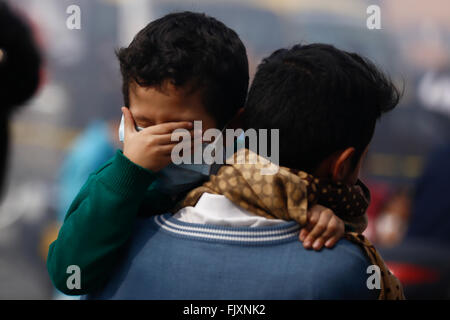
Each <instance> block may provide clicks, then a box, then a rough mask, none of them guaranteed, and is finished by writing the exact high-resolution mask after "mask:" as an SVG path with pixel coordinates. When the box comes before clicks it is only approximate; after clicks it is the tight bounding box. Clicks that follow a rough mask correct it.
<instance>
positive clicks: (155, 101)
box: [129, 83, 215, 126]
mask: <svg viewBox="0 0 450 320" xmlns="http://www.w3.org/2000/svg"><path fill="white" fill-rule="evenodd" d="M189 89H190V88H189ZM189 89H188V88H185V87H176V86H175V85H173V84H172V83H164V84H163V85H162V86H150V87H144V86H139V85H138V84H134V85H130V90H129V97H130V111H131V112H132V114H133V117H134V119H135V120H136V121H138V122H139V121H142V122H146V123H147V122H151V123H160V122H166V121H180V120H182V121H194V120H202V121H204V122H205V121H206V122H208V123H209V125H210V126H213V125H215V121H213V120H212V117H211V116H210V115H209V113H208V111H207V110H206V107H205V105H204V99H203V94H202V91H201V90H195V91H193V90H192V89H190V90H189Z"/></svg>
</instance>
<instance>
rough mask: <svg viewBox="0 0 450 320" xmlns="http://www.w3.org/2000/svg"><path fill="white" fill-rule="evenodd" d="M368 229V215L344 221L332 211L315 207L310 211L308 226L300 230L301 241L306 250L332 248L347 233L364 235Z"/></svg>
mask: <svg viewBox="0 0 450 320" xmlns="http://www.w3.org/2000/svg"><path fill="white" fill-rule="evenodd" d="M366 227H367V214H364V215H362V216H360V217H356V218H350V219H346V220H343V219H341V218H339V217H338V216H337V215H336V214H335V213H334V212H333V211H332V210H331V209H329V208H326V207H324V206H321V205H314V206H312V207H311V208H310V209H309V210H308V219H307V222H306V225H305V226H304V227H303V228H302V229H301V230H300V234H299V240H300V241H302V242H303V246H304V247H305V248H306V249H311V248H312V249H314V250H321V249H322V247H323V246H324V245H325V247H326V248H332V247H334V245H335V244H336V243H337V242H338V241H339V240H340V239H341V238H342V237H343V236H344V234H345V232H349V231H352V232H357V233H362V232H364V230H365V229H366Z"/></svg>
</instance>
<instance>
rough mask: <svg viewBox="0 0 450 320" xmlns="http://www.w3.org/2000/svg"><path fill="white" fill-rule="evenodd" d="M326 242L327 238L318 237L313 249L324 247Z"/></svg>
mask: <svg viewBox="0 0 450 320" xmlns="http://www.w3.org/2000/svg"><path fill="white" fill-rule="evenodd" d="M324 242H325V240H324V239H323V237H319V238H317V239H316V241H314V243H313V245H312V247H313V249H314V250H316V251H318V250H320V249H322V247H323V244H324Z"/></svg>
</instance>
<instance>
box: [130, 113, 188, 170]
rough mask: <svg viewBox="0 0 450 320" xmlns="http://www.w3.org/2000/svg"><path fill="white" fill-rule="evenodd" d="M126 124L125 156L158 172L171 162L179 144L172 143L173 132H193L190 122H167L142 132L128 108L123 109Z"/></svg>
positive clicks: (176, 142)
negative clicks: (138, 129) (184, 130)
mask: <svg viewBox="0 0 450 320" xmlns="http://www.w3.org/2000/svg"><path fill="white" fill-rule="evenodd" d="M121 110H122V112H123V116H124V119H125V123H124V146H123V154H124V156H125V157H127V158H128V159H129V160H130V161H132V162H134V163H135V164H137V165H139V166H141V167H143V168H146V169H148V170H151V171H153V172H157V171H159V170H161V169H162V168H164V167H165V166H167V165H168V164H169V163H170V162H171V157H170V155H171V152H172V149H173V148H174V147H175V146H176V145H177V144H178V143H179V142H178V141H171V135H172V132H173V131H174V130H176V129H187V130H191V129H192V127H193V125H192V122H189V121H180V122H166V123H160V124H157V125H154V126H149V127H147V128H145V129H144V130H142V131H137V130H136V125H135V123H134V119H133V115H132V114H131V112H130V110H129V109H128V108H126V107H122V109H121Z"/></svg>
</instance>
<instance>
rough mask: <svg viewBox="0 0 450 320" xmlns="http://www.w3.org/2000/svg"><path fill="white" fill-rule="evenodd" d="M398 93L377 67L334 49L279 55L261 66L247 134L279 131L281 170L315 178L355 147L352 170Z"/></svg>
mask: <svg viewBox="0 0 450 320" xmlns="http://www.w3.org/2000/svg"><path fill="white" fill-rule="evenodd" d="M399 97H400V93H399V91H398V90H397V89H396V88H395V86H394V85H393V84H392V82H391V81H390V80H389V79H388V78H387V77H386V76H385V75H384V74H383V73H382V72H381V71H379V70H378V69H377V68H376V67H375V65H374V64H373V63H371V62H370V61H369V60H367V59H365V58H362V57H361V56H359V55H358V54H356V53H350V52H346V51H342V50H339V49H337V48H335V47H333V46H331V45H326V44H310V45H296V46H294V47H292V48H291V49H280V50H277V51H275V52H274V53H273V54H272V55H270V56H269V57H268V58H266V59H264V60H263V62H262V63H261V64H260V65H259V66H258V69H257V72H256V75H255V78H254V80H253V83H252V86H251V88H250V91H249V94H248V98H247V104H246V107H245V109H244V123H245V127H246V128H255V129H259V128H267V129H279V130H280V146H279V147H280V155H279V156H280V158H279V159H280V165H281V166H286V167H289V168H294V169H300V170H304V171H308V172H311V173H312V172H313V171H314V170H316V169H317V167H318V165H319V164H320V163H321V162H322V161H323V160H325V158H326V157H328V156H330V155H331V154H333V153H334V152H336V151H339V150H343V149H345V148H347V147H354V148H355V150H356V152H355V153H356V156H355V157H354V160H355V161H354V164H356V163H357V161H358V160H359V158H360V157H361V155H362V153H363V151H364V149H365V148H366V146H367V145H368V144H369V142H370V140H371V139H372V136H373V133H374V130H375V123H376V120H377V119H378V118H379V117H380V116H381V114H383V113H385V112H387V111H389V110H391V109H393V108H394V107H395V106H396V105H397V103H398V101H399Z"/></svg>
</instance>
